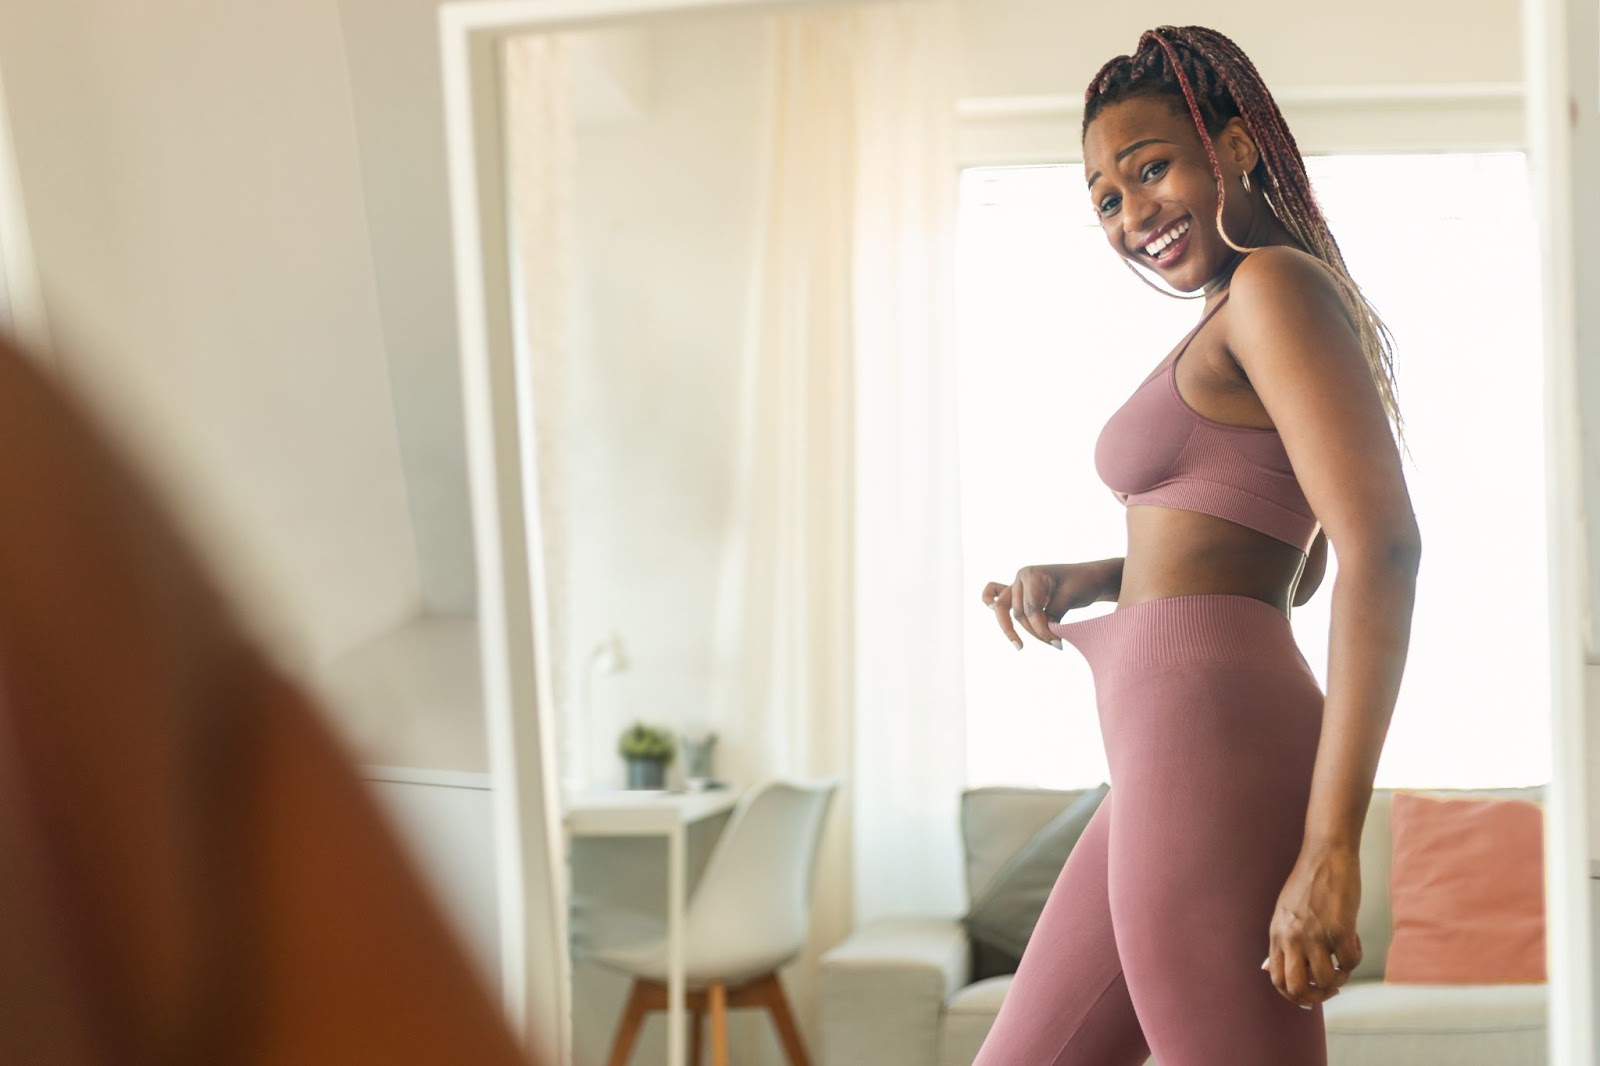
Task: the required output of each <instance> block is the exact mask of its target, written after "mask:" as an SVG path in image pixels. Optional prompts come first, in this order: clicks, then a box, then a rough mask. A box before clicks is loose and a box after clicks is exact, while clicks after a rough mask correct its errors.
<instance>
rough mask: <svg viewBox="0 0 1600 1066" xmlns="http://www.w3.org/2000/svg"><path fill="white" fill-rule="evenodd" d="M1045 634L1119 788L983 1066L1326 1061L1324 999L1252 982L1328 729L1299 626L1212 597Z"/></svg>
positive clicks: (1257, 607)
mask: <svg viewBox="0 0 1600 1066" xmlns="http://www.w3.org/2000/svg"><path fill="white" fill-rule="evenodd" d="M1050 629H1051V631H1052V632H1054V633H1055V634H1056V635H1057V636H1060V637H1061V638H1063V639H1064V640H1066V641H1067V642H1068V643H1070V644H1072V645H1073V646H1074V647H1076V648H1077V649H1078V650H1079V651H1081V652H1082V653H1083V655H1084V656H1085V658H1087V659H1088V661H1089V666H1090V670H1091V672H1092V673H1093V675H1094V684H1095V699H1096V704H1097V708H1098V711H1099V716H1100V729H1101V734H1102V737H1103V739H1104V743H1105V748H1106V758H1107V762H1108V764H1109V766H1110V778H1111V788H1110V790H1109V791H1108V792H1107V793H1106V796H1105V798H1104V799H1103V800H1102V801H1101V804H1100V807H1099V809H1098V810H1096V812H1095V814H1094V817H1093V818H1091V819H1090V821H1089V825H1088V828H1087V829H1085V830H1084V834H1083V836H1082V838H1081V839H1079V841H1078V843H1077V844H1076V845H1075V846H1074V847H1073V849H1072V852H1071V855H1070V856H1069V858H1068V859H1067V863H1066V865H1065V866H1064V867H1063V868H1062V870H1061V875H1060V877H1059V878H1058V879H1057V881H1056V884H1055V887H1054V889H1052V891H1051V893H1050V898H1049V900H1048V901H1047V902H1046V903H1045V907H1044V911H1043V913H1042V914H1041V915H1040V917H1039V924H1038V926H1037V927H1036V928H1035V930H1034V933H1033V937H1032V939H1030V940H1029V942H1028V948H1027V951H1026V952H1025V953H1024V954H1023V957H1022V963H1021V965H1020V967H1019V968H1018V970H1017V974H1016V977H1015V978H1014V980H1013V982H1012V984H1011V988H1010V990H1009V991H1008V992H1007V993H1006V998H1005V1002H1004V1004H1002V1006H1001V1009H1000V1013H999V1016H998V1017H997V1018H996V1019H995V1023H994V1028H993V1029H991V1030H990V1032H989V1036H988V1039H987V1040H986V1041H985V1043H984V1045H983V1048H982V1050H981V1051H979V1053H978V1057H977V1059H976V1060H975V1061H974V1064H973V1066H1143V1064H1144V1063H1145V1062H1146V1059H1147V1057H1148V1056H1150V1055H1152V1054H1153V1055H1154V1056H1155V1062H1156V1063H1158V1064H1159V1066H1326V1063H1327V1061H1328V1056H1327V1044H1326V1037H1325V1035H1324V1031H1323V1022H1322V1007H1321V1005H1320V1004H1319V1005H1318V1006H1316V1007H1315V1008H1314V1009H1312V1010H1305V1009H1303V1008H1301V1007H1299V1006H1296V1005H1295V1004H1293V1003H1291V1002H1289V1001H1288V1000H1287V999H1285V998H1283V997H1282V996H1281V995H1279V994H1278V991H1277V989H1275V988H1274V987H1273V986H1272V978H1271V977H1270V976H1269V975H1268V973H1267V972H1266V971H1265V970H1263V969H1261V962H1262V960H1263V959H1265V958H1266V957H1267V951H1268V948H1269V946H1270V942H1269V938H1268V926H1269V923H1270V922H1271V919H1272V913H1273V908H1274V906H1275V905H1276V903H1277V899H1278V893H1279V891H1280V890H1282V888H1283V884H1284V881H1285V880H1286V879H1287V877H1288V876H1289V871H1290V870H1291V869H1292V868H1293V866H1294V863H1295V859H1296V857H1297V855H1298V854H1299V850H1300V844H1301V839H1302V836H1303V834H1304V830H1305V814H1306V803H1307V800H1308V798H1309V795H1310V788H1311V771H1312V766H1313V763H1314V760H1315V757H1316V751H1317V739H1318V735H1319V731H1320V729H1321V725H1322V691H1321V690H1320V689H1319V688H1318V687H1317V681H1316V677H1315V675H1313V674H1312V672H1311V669H1310V667H1309V666H1308V665H1307V664H1306V661H1305V657H1304V656H1303V655H1302V654H1301V653H1300V648H1299V646H1298V645H1297V644H1295V641H1294V635H1293V631H1292V630H1291V628H1290V626H1289V620H1288V618H1287V617H1285V616H1284V614H1283V613H1282V612H1281V611H1279V610H1278V609H1277V608H1276V607H1273V606H1272V605H1271V604H1269V603H1266V602H1264V601H1262V600H1258V599H1255V598H1253V597H1250V596H1240V595H1234V594H1231V593H1202V594H1198V595H1190V596H1174V597H1169V598H1165V599H1157V600H1145V601H1143V602H1140V603H1134V604H1130V605H1129V606H1127V607H1122V608H1118V609H1117V610H1115V611H1112V612H1110V613H1108V614H1102V615H1096V616H1094V617H1092V618H1085V619H1081V620H1077V621H1068V622H1058V623H1054V624H1052V625H1051V626H1050Z"/></svg>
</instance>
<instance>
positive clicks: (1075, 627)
mask: <svg viewBox="0 0 1600 1066" xmlns="http://www.w3.org/2000/svg"><path fill="white" fill-rule="evenodd" d="M1049 628H1050V632H1052V633H1054V634H1055V635H1056V636H1058V637H1061V638H1062V639H1063V640H1065V641H1067V642H1068V643H1070V644H1072V645H1073V646H1075V647H1076V648H1077V649H1078V650H1079V651H1081V652H1082V653H1083V655H1084V657H1085V658H1087V659H1088V660H1089V661H1090V663H1091V665H1093V666H1094V668H1095V670H1096V672H1097V673H1099V672H1100V671H1102V670H1104V669H1114V670H1121V669H1137V668H1140V667H1150V666H1162V665H1170V664H1176V663H1185V662H1206V663H1232V664H1237V665H1240V666H1271V665H1275V664H1276V665H1292V666H1294V667H1295V668H1297V669H1301V668H1303V669H1305V670H1307V672H1309V667H1307V666H1306V664H1305V658H1304V656H1303V655H1302V654H1301V652H1300V648H1299V645H1297V644H1296V643H1295V639H1294V629H1293V627H1292V626H1291V625H1290V624H1289V618H1288V616H1287V615H1285V614H1284V613H1283V612H1282V611H1280V610H1278V609H1277V608H1276V607H1274V606H1273V605H1272V604H1270V603H1267V602H1266V601H1265V600H1258V599H1256V598H1255V597H1254V596H1244V595H1239V594H1235V593H1222V592H1202V593H1194V594H1191V595H1184V596H1166V597H1162V598H1160V599H1154V600H1141V601H1139V602H1138V603H1131V604H1128V605H1127V606H1124V607H1119V608H1117V609H1116V610H1114V611H1110V612H1108V613H1105V614H1099V615H1095V616H1093V617H1091V618H1080V619H1069V620H1067V621H1064V622H1051V623H1050V626H1049Z"/></svg>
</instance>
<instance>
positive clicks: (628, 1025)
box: [587, 779, 839, 1066]
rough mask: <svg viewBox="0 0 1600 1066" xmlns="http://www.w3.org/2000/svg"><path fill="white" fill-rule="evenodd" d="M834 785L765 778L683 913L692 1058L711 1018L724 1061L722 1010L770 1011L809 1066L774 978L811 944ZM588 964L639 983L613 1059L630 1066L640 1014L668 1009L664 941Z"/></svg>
mask: <svg viewBox="0 0 1600 1066" xmlns="http://www.w3.org/2000/svg"><path fill="white" fill-rule="evenodd" d="M838 787H839V782H838V780H837V779H827V780H823V781H810V782H806V781H786V780H772V781H767V782H764V783H762V784H760V785H757V786H755V787H753V788H751V789H750V791H749V792H748V793H746V794H745V795H744V796H743V797H741V799H740V801H739V804H738V805H737V806H736V807H735V808H734V812H733V816H732V817H731V818H730V819H729V821H728V826H727V828H726V829H724V830H723V832H722V837H721V838H720V839H719V840H718V841H717V844H716V846H715V848H714V849H713V850H712V853H711V857H710V858H709V859H708V860H707V862H706V869H705V873H704V874H703V875H702V876H701V878H700V884H699V886H698V887H697V888H696V889H695V891H694V894H693V895H692V896H691V897H690V899H689V903H688V909H687V912H686V914H685V916H684V917H685V920H684V943H685V952H684V959H685V975H686V979H687V984H688V986H689V987H690V988H691V989H693V990H694V992H693V993H692V994H691V995H690V996H688V997H687V999H688V1006H689V1009H690V1010H691V1011H692V1012H693V1013H694V1035H695V1047H696V1058H698V1048H699V1043H700V1040H699V1036H700V1021H701V1017H702V1015H703V1014H706V1013H709V1014H710V1015H711V1017H712V1056H713V1057H712V1061H713V1063H719V1064H720V1063H726V1062H727V1030H726V1011H727V1010H728V1009H730V1008H738V1007H741V1006H750V1007H765V1008H766V1009H767V1010H769V1011H770V1012H771V1014H772V1018H773V1024H774V1025H775V1026H776V1027H777V1030H778V1035H779V1037H780V1039H781V1040H782V1043H783V1045H784V1051H785V1053H786V1054H787V1056H788V1058H789V1062H790V1063H791V1066H807V1062H808V1060H807V1058H806V1053H805V1048H804V1046H803V1045H802V1044H801V1041H800V1035H799V1031H798V1029H797V1028H796V1026H795V1024H794V1019H793V1016H792V1015H791V1013H790V1011H789V1006H788V1001H787V998H786V997H785V996H784V994H783V989H782V986H781V984H780V983H779V982H778V974H777V971H778V969H779V967H781V966H783V965H784V964H785V963H787V962H789V961H790V960H792V959H794V958H796V957H797V956H798V955H799V954H800V952H801V949H802V948H803V947H804V945H805V940H806V932H807V929H808V927H809V925H810V907H811V889H812V885H813V881H814V875H815V872H816V858H817V849H818V847H819V845H820V844H821V841H822V825H823V821H824V819H825V818H826V816H827V812H828V808H829V806H830V804H831V802H832V799H833V795H834V793H835V792H836V791H837V790H838ZM587 957H588V958H589V959H591V960H592V961H594V962H597V963H599V964H601V965H603V966H607V967H609V968H611V969H614V970H619V971H621V972H623V973H627V974H630V975H632V976H633V977H634V978H635V980H634V986H633V991H632V994H631V995H630V996H629V999H628V1005H627V1007H626V1008H625V1009H624V1011H623V1018H622V1023H621V1025H620V1026H619V1027H618V1030H617V1038H616V1043H615V1045H614V1046H613V1048H612V1053H611V1064H612V1066H624V1064H626V1063H627V1061H628V1059H629V1057H630V1056H631V1055H632V1052H633V1044H634V1042H635V1040H637V1039H638V1035H639V1029H640V1028H641V1027H642V1026H643V1024H644V1016H645V1015H646V1014H647V1013H648V1012H650V1011H652V1010H664V1009H665V1008H666V980H667V943H666V938H665V936H661V937H654V938H652V939H650V940H648V941H645V942H641V943H638V944H629V945H623V946H620V947H604V948H597V949H595V950H594V951H592V952H591V953H590V954H589V955H588V956H587Z"/></svg>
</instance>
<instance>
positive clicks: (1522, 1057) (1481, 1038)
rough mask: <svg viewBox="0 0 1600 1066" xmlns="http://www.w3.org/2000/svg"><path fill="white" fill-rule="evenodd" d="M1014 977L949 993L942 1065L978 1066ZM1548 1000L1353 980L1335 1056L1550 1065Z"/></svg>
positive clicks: (1433, 1065)
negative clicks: (980, 1052) (975, 1062)
mask: <svg viewBox="0 0 1600 1066" xmlns="http://www.w3.org/2000/svg"><path fill="white" fill-rule="evenodd" d="M1011 981H1012V978H1011V977H1010V976H1009V975H1008V976H1005V977H995V978H991V979H989V980H987V981H980V982H978V983H977V984H972V985H968V986H967V987H966V988H963V989H961V990H960V991H958V992H957V993H956V994H955V995H954V996H952V997H951V998H950V1002H949V1003H948V1005H947V1006H946V1008H945V1020H944V1032H943V1034H942V1035H941V1037H940V1041H939V1066H971V1063H972V1061H973V1059H975V1058H976V1057H977V1054H978V1049H979V1048H980V1047H982V1046H983V1041H984V1038H985V1037H987V1036H988V1035H989V1030H990V1029H991V1028H992V1027H993V1026H994V1019H995V1016H996V1015H997V1014H999V1012H1000V1004H1001V1003H1002V1002H1003V1001H1004V1000H1005V994H1006V990H1007V989H1009V988H1010V987H1011ZM1548 1003H1549V986H1548V985H1526V984H1515V985H1391V984H1386V983H1385V982H1383V981H1350V982H1349V983H1347V984H1346V985H1345V986H1344V987H1343V988H1342V989H1340V990H1339V994H1338V995H1337V996H1335V997H1333V998H1332V999H1330V1000H1328V1002H1326V1003H1324V1004H1323V1005H1322V1011H1323V1015H1322V1016H1323V1019H1324V1022H1325V1024H1326V1027H1327V1031H1328V1052H1329V1054H1328V1061H1329V1062H1330V1063H1361V1064H1363V1066H1437V1064H1438V1063H1443V1062H1448V1063H1450V1064H1451V1066H1543V1064H1544V1062H1545V1058H1546V1040H1547V1039H1548V1037H1547V1036H1546V1025H1547V1021H1546V1016H1547V1013H1548ZM1152 1062H1153V1063H1154V1062H1155V1060H1152ZM1157 1066H1159V1064H1157Z"/></svg>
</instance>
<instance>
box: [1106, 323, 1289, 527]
mask: <svg viewBox="0 0 1600 1066" xmlns="http://www.w3.org/2000/svg"><path fill="white" fill-rule="evenodd" d="M1227 299H1228V294H1227V293H1223V295H1222V299H1220V300H1218V301H1217V305H1216V306H1215V307H1213V308H1212V309H1211V310H1210V311H1209V312H1207V313H1206V315H1205V316H1204V317H1203V318H1201V319H1200V322H1199V324H1197V325H1196V326H1195V327H1194V329H1192V330H1190V331H1189V334H1188V336H1186V337H1184V339H1183V341H1182V343H1181V344H1180V346H1179V348H1178V353H1177V355H1175V356H1173V357H1172V359H1171V360H1169V361H1168V362H1167V364H1166V365H1165V366H1164V367H1161V368H1160V369H1158V370H1157V372H1156V373H1155V374H1153V375H1152V376H1150V377H1148V378H1146V379H1145V380H1144V382H1143V383H1142V384H1141V385H1140V386H1139V387H1138V388H1137V389H1135V390H1134V392H1133V395H1132V396H1130V397H1128V399H1127V401H1126V402H1124V403H1123V405H1122V406H1121V407H1119V408H1118V409H1117V411H1116V413H1115V414H1113V415H1112V416H1111V419H1110V421H1108V422H1107V423H1106V424H1105V427H1104V428H1103V429H1101V431H1100V438H1099V440H1098V441H1097V442H1096V443H1095V449H1094V465H1095V470H1096V472H1098V473H1099V475H1100V480H1102V481H1104V482H1105V483H1106V484H1107V485H1109V486H1110V487H1111V490H1112V492H1114V493H1116V494H1117V496H1118V498H1119V499H1122V501H1123V503H1124V505H1126V506H1129V507H1132V506H1134V505H1136V504H1153V505H1155V506H1158V507H1174V508H1178V509H1180V510H1185V511H1200V512H1203V513H1205V514H1209V515H1215V516H1217V517H1218V518H1226V519H1227V520H1229V521H1230V522H1237V523H1238V524H1239V525H1241V526H1245V527H1247V528H1249V529H1254V530H1257V531H1259V532H1261V533H1265V534H1267V535H1268V536H1270V537H1275V538H1277V539H1278V540H1281V541H1284V542H1285V543H1288V544H1292V545H1294V546H1295V547H1296V548H1299V549H1300V550H1301V551H1309V550H1310V548H1311V542H1312V541H1313V540H1314V539H1315V538H1316V535H1317V530H1318V522H1317V518H1316V515H1314V514H1312V512H1311V506H1310V505H1309V504H1308V503H1307V502H1306V498H1305V494H1304V493H1302V492H1301V491H1300V483H1299V481H1297V480H1296V479H1295V476H1294V468H1293V467H1292V466H1291V465H1290V463H1289V456H1288V453H1287V452H1285V451H1284V447H1283V440H1282V438H1280V437H1279V436H1278V431H1277V430H1276V429H1263V428H1257V427H1255V426H1234V425H1229V424H1228V423H1225V422H1217V421H1214V420H1212V419H1209V418H1206V417H1205V416H1204V415H1202V414H1200V413H1199V412H1198V411H1196V410H1195V409H1194V408H1192V407H1190V406H1189V404H1188V402H1187V401H1185V400H1184V398H1183V397H1182V396H1181V395H1180V394H1179V393H1178V376H1177V366H1178V360H1179V359H1181V358H1183V353H1184V352H1185V351H1186V350H1187V349H1188V347H1189V342H1190V341H1192V340H1193V339H1194V337H1195V334H1197V333H1199V332H1200V328H1201V327H1202V326H1204V325H1205V324H1206V323H1207V322H1209V321H1210V320H1211V316H1212V315H1214V314H1216V313H1217V311H1218V310H1220V309H1221V308H1222V305H1223V303H1225V302H1226V301H1227Z"/></svg>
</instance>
